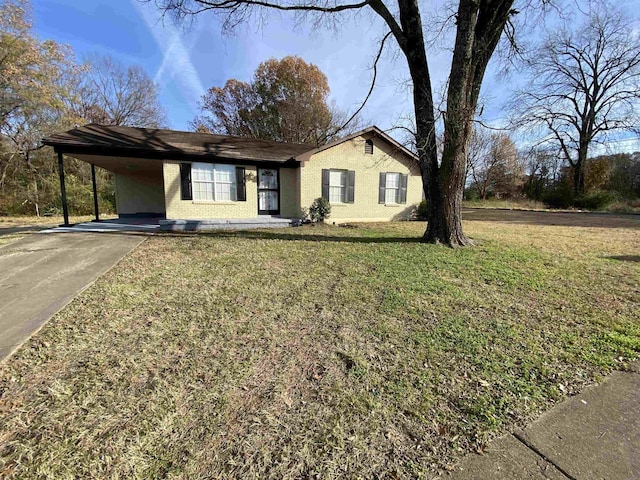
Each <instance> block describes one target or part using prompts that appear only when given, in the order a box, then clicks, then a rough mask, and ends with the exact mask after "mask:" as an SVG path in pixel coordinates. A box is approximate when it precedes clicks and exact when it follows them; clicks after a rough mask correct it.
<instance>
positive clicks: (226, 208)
mask: <svg viewBox="0 0 640 480" xmlns="http://www.w3.org/2000/svg"><path fill="white" fill-rule="evenodd" d="M239 166H242V165H239ZM245 180H246V184H247V201H246V202H202V201H195V200H181V199H180V165H179V164H178V163H170V162H165V163H164V194H165V203H166V207H167V218H168V219H173V220H180V219H183V220H202V219H207V218H255V217H257V216H258V190H257V184H256V181H257V177H256V167H252V166H245Z"/></svg>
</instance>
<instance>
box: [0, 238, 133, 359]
mask: <svg viewBox="0 0 640 480" xmlns="http://www.w3.org/2000/svg"><path fill="white" fill-rule="evenodd" d="M144 239H145V237H144V236H140V235H138V236H136V235H121V234H116V235H105V234H88V233H85V234H83V235H77V234H70V233H53V234H48V235H43V234H33V235H29V236H28V237H27V238H23V239H21V240H17V241H16V242H13V243H10V244H8V245H6V246H4V247H2V248H0V361H2V360H4V359H5V358H7V357H9V356H10V355H11V354H12V353H13V352H14V351H15V350H16V349H17V348H18V347H19V346H20V345H22V344H23V343H24V342H25V341H26V340H27V339H28V338H29V337H30V336H31V335H33V333H34V332H36V331H37V330H38V329H39V328H40V327H41V326H42V325H44V323H46V321H47V320H49V318H51V316H52V315H54V314H55V313H56V312H57V311H58V310H60V309H61V308H62V307H64V306H65V305H66V304H67V303H68V302H69V301H71V300H72V299H73V298H74V297H75V296H76V295H77V294H78V293H80V292H81V291H82V290H84V289H85V288H86V287H87V286H88V285H90V284H91V283H92V282H93V281H94V280H95V279H96V278H98V277H100V275H102V274H103V273H105V272H106V271H107V270H109V269H110V268H111V267H112V266H113V265H115V264H116V263H117V262H118V261H119V260H120V259H121V258H122V257H124V256H125V255H126V254H127V253H129V252H130V251H131V250H132V249H133V248H134V247H136V246H137V245H138V244H140V243H141V242H142V241H143V240H144Z"/></svg>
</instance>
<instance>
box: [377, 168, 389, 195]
mask: <svg viewBox="0 0 640 480" xmlns="http://www.w3.org/2000/svg"><path fill="white" fill-rule="evenodd" d="M386 188H387V174H386V173H385V172H380V186H379V188H378V203H384V197H385V190H386Z"/></svg>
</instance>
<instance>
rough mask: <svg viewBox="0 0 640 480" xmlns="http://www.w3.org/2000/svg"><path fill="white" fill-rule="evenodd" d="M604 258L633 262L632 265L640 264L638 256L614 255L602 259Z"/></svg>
mask: <svg viewBox="0 0 640 480" xmlns="http://www.w3.org/2000/svg"><path fill="white" fill-rule="evenodd" d="M604 258H608V259H609V260H617V261H619V262H634V263H639V262H640V255H614V256H611V257H604Z"/></svg>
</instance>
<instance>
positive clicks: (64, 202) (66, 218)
mask: <svg viewBox="0 0 640 480" xmlns="http://www.w3.org/2000/svg"><path fill="white" fill-rule="evenodd" d="M58 173H59V174H60V194H61V195H62V214H63V215H64V224H62V225H61V226H63V227H69V226H71V224H70V223H69V207H68V206H67V188H66V186H65V183H64V162H63V160H62V152H58Z"/></svg>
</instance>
